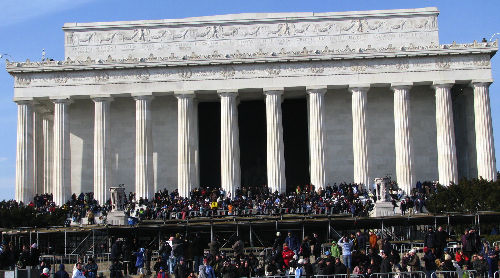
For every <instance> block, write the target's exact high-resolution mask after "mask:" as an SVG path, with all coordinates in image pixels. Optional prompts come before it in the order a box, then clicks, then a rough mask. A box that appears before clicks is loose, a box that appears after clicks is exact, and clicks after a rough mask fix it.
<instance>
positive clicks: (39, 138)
mask: <svg viewBox="0 0 500 278" xmlns="http://www.w3.org/2000/svg"><path fill="white" fill-rule="evenodd" d="M44 110H45V109H44V108H43V107H41V105H40V104H37V105H35V108H34V109H33V189H34V192H33V194H38V195H40V194H43V193H46V192H44V191H43V189H44V188H43V157H44V154H43V153H44V148H43V130H42V129H43V118H44Z"/></svg>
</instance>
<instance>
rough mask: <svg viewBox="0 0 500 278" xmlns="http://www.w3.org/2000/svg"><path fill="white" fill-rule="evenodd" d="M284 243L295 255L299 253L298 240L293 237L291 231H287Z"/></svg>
mask: <svg viewBox="0 0 500 278" xmlns="http://www.w3.org/2000/svg"><path fill="white" fill-rule="evenodd" d="M285 243H286V244H287V245H288V248H290V249H291V250H292V251H293V252H294V253H295V254H298V253H299V248H300V245H299V240H298V239H297V237H296V236H295V235H293V234H292V232H291V231H288V236H287V237H286V238H285Z"/></svg>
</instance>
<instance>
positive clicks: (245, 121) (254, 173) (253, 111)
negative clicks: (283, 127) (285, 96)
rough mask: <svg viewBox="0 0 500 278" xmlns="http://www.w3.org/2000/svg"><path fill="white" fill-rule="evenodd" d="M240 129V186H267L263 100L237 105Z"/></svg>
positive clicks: (243, 102)
mask: <svg viewBox="0 0 500 278" xmlns="http://www.w3.org/2000/svg"><path fill="white" fill-rule="evenodd" d="M238 124H239V129H240V165H241V184H242V185H243V186H261V185H264V184H267V174H266V106H265V103H264V101H263V100H256V101H242V102H241V103H240V104H239V105H238Z"/></svg>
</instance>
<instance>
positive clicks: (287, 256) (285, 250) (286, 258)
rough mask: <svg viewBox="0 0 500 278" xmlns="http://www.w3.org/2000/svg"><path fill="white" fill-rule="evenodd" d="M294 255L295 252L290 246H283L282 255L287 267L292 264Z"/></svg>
mask: <svg viewBox="0 0 500 278" xmlns="http://www.w3.org/2000/svg"><path fill="white" fill-rule="evenodd" d="M293 255H295V253H294V252H293V251H292V250H291V249H290V248H288V246H285V248H283V252H282V253H281V256H282V257H283V262H284V263H285V265H286V266H287V267H288V266H289V265H290V260H291V259H292V258H293Z"/></svg>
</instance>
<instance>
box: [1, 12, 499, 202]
mask: <svg viewBox="0 0 500 278" xmlns="http://www.w3.org/2000/svg"><path fill="white" fill-rule="evenodd" d="M438 14H439V11H438V10H437V9H436V8H422V9H405V10H382V11H362V12H334V13H307V12H306V13H262V14H232V15H219V16H207V17H195V18H185V19H166V20H143V21H122V22H96V23H67V24H65V25H64V26H63V31H64V43H65V58H64V60H61V61H54V60H51V59H44V60H43V61H37V62H34V61H29V60H26V61H24V62H12V61H10V62H7V71H8V72H9V73H10V74H11V75H12V76H13V77H14V101H15V102H16V103H17V105H18V125H17V162H16V184H15V186H16V190H15V192H16V193H15V198H16V200H18V201H23V202H29V201H30V200H32V198H33V196H34V195H35V194H41V193H53V194H54V201H55V203H56V204H58V205H61V204H63V203H65V202H66V201H67V200H68V199H69V198H70V196H71V194H72V193H77V194H78V193H80V192H94V197H95V199H96V200H98V201H99V202H100V203H103V202H105V201H106V200H108V199H109V198H110V192H109V188H110V187H113V186H116V185H118V184H124V186H125V190H126V191H127V192H135V193H136V198H139V197H143V198H149V199H151V198H152V197H153V196H154V193H155V192H156V191H158V190H162V189H168V190H169V191H173V190H175V189H178V191H179V194H180V195H181V196H189V192H190V190H191V189H193V188H196V187H198V186H222V188H223V189H224V190H225V191H226V192H227V194H230V195H231V196H234V192H235V190H236V189H237V188H239V187H240V186H242V185H262V186H264V185H268V186H269V187H270V188H271V190H272V191H279V192H285V191H287V190H288V191H292V190H294V188H295V187H296V186H297V185H303V184H313V185H315V186H316V188H319V187H325V186H327V185H328V184H334V183H339V182H355V183H359V184H363V185H364V186H367V187H368V186H371V184H373V181H374V179H375V178H380V177H385V176H387V175H390V176H391V177H392V180H396V181H397V183H398V185H399V187H400V188H401V189H402V190H403V191H404V192H409V191H410V190H411V188H412V187H414V186H415V184H416V182H417V181H439V182H440V183H441V184H443V185H449V184H450V183H456V182H458V180H459V179H461V178H478V177H482V178H484V179H487V180H496V165H495V151H494V144H493V131H492V122H491V121H492V119H491V108H490V98H489V89H488V88H489V85H490V84H491V82H492V81H493V80H492V72H491V63H490V59H491V57H492V56H493V55H494V54H495V53H496V51H497V50H498V42H485V41H483V42H481V37H480V35H478V41H473V42H468V43H465V44H463V43H458V42H457V43H455V42H453V43H450V44H440V42H439V34H438ZM26 43H29V41H27V42H26Z"/></svg>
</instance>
